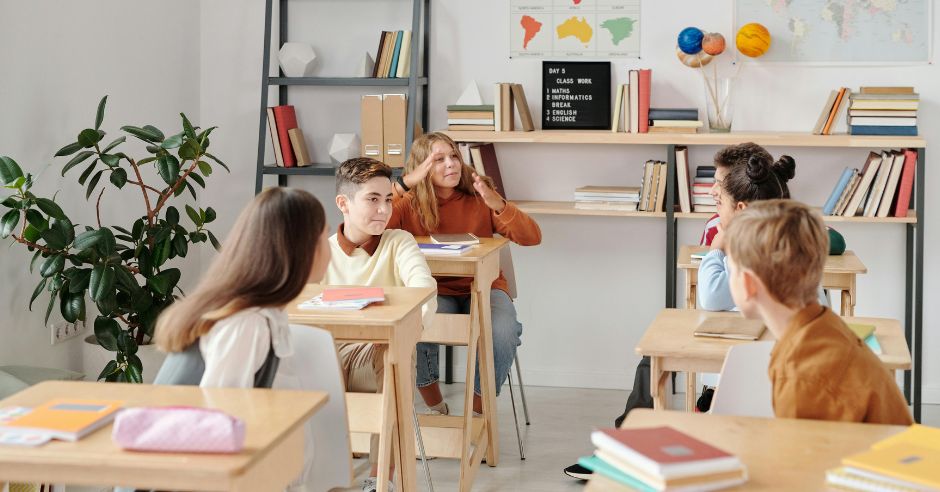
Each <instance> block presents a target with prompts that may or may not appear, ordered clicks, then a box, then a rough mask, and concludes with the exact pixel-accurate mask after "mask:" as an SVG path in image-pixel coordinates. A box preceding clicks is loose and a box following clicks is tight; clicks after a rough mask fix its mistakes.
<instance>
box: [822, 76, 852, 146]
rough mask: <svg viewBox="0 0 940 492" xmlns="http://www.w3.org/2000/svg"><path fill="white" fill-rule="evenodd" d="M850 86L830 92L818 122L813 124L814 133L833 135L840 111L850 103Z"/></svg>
mask: <svg viewBox="0 0 940 492" xmlns="http://www.w3.org/2000/svg"><path fill="white" fill-rule="evenodd" d="M850 93H851V91H850V90H849V88H848V87H840V88H838V89H836V90H834V91H832V92H830V93H829V98H828V99H826V104H824V105H823V108H822V111H821V112H820V113H819V118H817V119H816V124H815V125H813V135H831V134H832V128H833V127H834V126H835V124H836V122H837V121H838V116H839V113H841V112H842V109H843V108H845V107H846V106H847V105H848V100H849V94H850Z"/></svg>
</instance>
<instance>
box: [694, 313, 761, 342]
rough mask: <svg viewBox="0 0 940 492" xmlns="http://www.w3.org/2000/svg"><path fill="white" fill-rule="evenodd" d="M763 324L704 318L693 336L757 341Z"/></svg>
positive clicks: (741, 319) (750, 320)
mask: <svg viewBox="0 0 940 492" xmlns="http://www.w3.org/2000/svg"><path fill="white" fill-rule="evenodd" d="M764 329H765V327H764V323H763V322H762V321H760V320H754V319H746V318H726V317H712V318H705V320H704V321H702V322H701V323H700V324H699V325H698V327H697V328H695V332H694V335H695V336H697V337H711V338H730V339H732V340H757V339H759V338H760V337H761V335H763V334H764Z"/></svg>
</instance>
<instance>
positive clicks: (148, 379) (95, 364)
mask: <svg viewBox="0 0 940 492" xmlns="http://www.w3.org/2000/svg"><path fill="white" fill-rule="evenodd" d="M83 341H84V343H82V372H84V373H85V381H94V380H95V379H96V378H97V377H98V374H100V373H101V370H102V369H104V366H106V365H108V362H110V361H112V360H114V352H111V351H109V350H105V348H104V347H102V346H101V345H98V341H97V340H96V339H95V336H94V335H89V336H87V337H85V339H84V340H83ZM137 357H140V362H141V363H142V364H143V367H144V372H143V379H144V383H145V384H150V383H153V380H154V378H155V377H156V376H157V371H158V370H160V366H161V365H162V364H163V359H165V358H166V354H164V353H163V352H161V351H159V350H157V346H156V345H154V344H148V345H141V346H139V347H137Z"/></svg>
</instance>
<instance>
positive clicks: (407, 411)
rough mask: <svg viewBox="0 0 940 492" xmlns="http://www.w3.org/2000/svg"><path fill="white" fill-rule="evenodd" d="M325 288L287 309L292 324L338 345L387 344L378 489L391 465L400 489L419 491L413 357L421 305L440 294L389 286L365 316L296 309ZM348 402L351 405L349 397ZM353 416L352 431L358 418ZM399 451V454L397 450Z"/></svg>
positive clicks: (310, 289) (306, 293) (309, 290)
mask: <svg viewBox="0 0 940 492" xmlns="http://www.w3.org/2000/svg"><path fill="white" fill-rule="evenodd" d="M324 288H326V286H323V285H318V284H309V285H307V287H305V288H304V290H303V292H301V294H300V296H298V298H297V299H296V300H294V301H293V302H291V303H290V304H288V307H287V316H288V319H289V320H290V322H291V323H297V324H302V325H309V326H316V327H318V328H323V329H325V330H329V331H330V332H331V333H332V334H333V338H334V339H336V341H337V342H371V343H379V344H387V345H388V346H389V348H388V351H386V353H385V379H384V381H383V390H382V391H383V392H382V394H381V396H380V398H381V409H382V419H381V423H380V424H379V426H378V427H376V428H375V429H374V430H373V429H372V428H371V427H370V428H369V430H370V431H374V433H377V434H379V476H378V490H379V491H380V492H385V491H386V489H387V487H388V481H389V465H390V464H391V463H392V462H393V461H394V463H395V464H396V469H398V470H399V472H398V473H397V474H395V477H394V478H395V484H396V490H403V491H411V490H415V489H416V487H417V484H416V482H415V440H414V437H413V436H414V435H415V434H414V432H415V429H414V420H413V418H414V417H413V416H412V412H413V409H414V362H413V358H412V354H413V353H414V350H415V344H417V343H418V339H419V338H420V337H421V323H422V321H421V306H423V305H424V303H426V302H427V301H428V300H429V299H431V298H432V297H433V296H435V295H436V294H437V291H436V290H435V289H432V288H423V287H422V288H414V287H385V302H384V303H382V304H378V305H371V306H369V307H367V308H365V309H363V310H361V311H328V310H300V309H298V308H297V305H298V304H299V303H301V302H303V301H305V300H307V299H310V298H312V297H315V296H316V295H317V294H319V293H320V292H322V291H323V289H324ZM347 401H350V400H349V399H348V398H347ZM354 417H356V416H354V415H352V413H351V414H350V428H351V429H352V428H353V418H354ZM393 450H394V451H393Z"/></svg>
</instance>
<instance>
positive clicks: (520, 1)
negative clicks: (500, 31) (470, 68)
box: [509, 0, 640, 59]
mask: <svg viewBox="0 0 940 492" xmlns="http://www.w3.org/2000/svg"><path fill="white" fill-rule="evenodd" d="M509 17H510V19H509V34H510V41H509V57H510V58H551V59H589V58H639V56H640V0H511V1H510V3H509Z"/></svg>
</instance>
